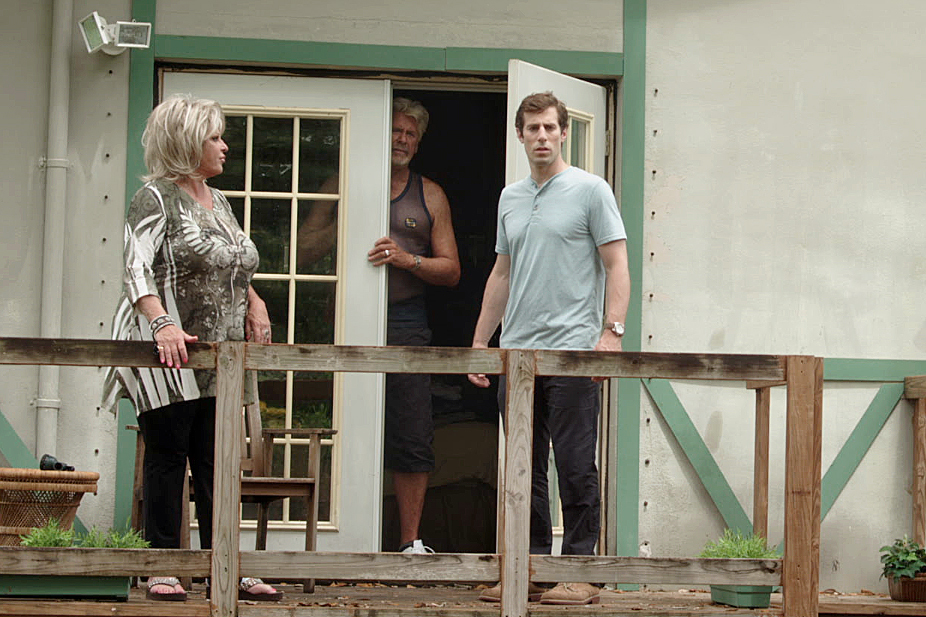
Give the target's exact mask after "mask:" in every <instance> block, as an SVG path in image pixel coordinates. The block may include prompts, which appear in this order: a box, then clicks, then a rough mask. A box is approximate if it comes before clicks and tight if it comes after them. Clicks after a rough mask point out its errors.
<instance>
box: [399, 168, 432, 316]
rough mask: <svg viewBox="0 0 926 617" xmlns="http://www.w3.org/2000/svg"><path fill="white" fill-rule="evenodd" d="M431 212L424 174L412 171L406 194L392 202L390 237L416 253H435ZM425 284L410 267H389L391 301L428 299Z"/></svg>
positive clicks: (407, 249)
mask: <svg viewBox="0 0 926 617" xmlns="http://www.w3.org/2000/svg"><path fill="white" fill-rule="evenodd" d="M431 223H432V221H431V213H430V212H429V211H428V206H427V205H426V204H425V203H424V183H423V181H422V179H421V174H416V173H415V172H413V171H412V172H409V174H408V184H406V185H405V190H404V191H402V194H401V195H399V196H398V197H396V198H395V199H393V200H392V202H390V213H389V237H390V238H392V239H393V240H395V243H396V244H398V245H399V246H400V247H402V248H403V249H404V250H406V251H408V252H409V253H411V254H412V255H420V256H422V257H429V256H430V255H431ZM424 291H425V284H424V281H422V280H421V279H420V278H418V277H417V276H415V275H414V274H413V273H412V272H409V271H408V270H402V269H401V268H390V269H389V304H390V305H394V304H398V303H400V302H402V303H404V302H408V301H409V300H412V299H414V300H418V301H419V302H421V303H422V304H423V302H424Z"/></svg>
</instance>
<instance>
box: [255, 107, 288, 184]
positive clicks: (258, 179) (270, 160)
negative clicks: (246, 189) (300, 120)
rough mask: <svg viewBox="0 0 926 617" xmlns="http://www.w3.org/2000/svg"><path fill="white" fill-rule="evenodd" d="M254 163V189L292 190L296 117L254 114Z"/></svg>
mask: <svg viewBox="0 0 926 617" xmlns="http://www.w3.org/2000/svg"><path fill="white" fill-rule="evenodd" d="M253 139H254V147H253V154H252V156H253V161H254V166H253V168H252V170H251V189H252V190H255V191H281V192H282V191H286V192H288V191H291V190H292V188H293V185H292V182H293V120H292V119H291V118H254V138H253Z"/></svg>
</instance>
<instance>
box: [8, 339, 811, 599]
mask: <svg viewBox="0 0 926 617" xmlns="http://www.w3.org/2000/svg"><path fill="white" fill-rule="evenodd" d="M0 364H58V365H77V366H159V363H158V361H157V358H156V357H155V354H154V353H153V351H152V346H151V344H150V343H136V342H111V341H99V340H67V339H19V338H0ZM187 366H188V367H189V368H214V369H215V370H216V371H217V373H218V375H217V388H218V391H217V401H218V403H217V413H216V461H215V491H214V500H215V504H214V516H213V550H212V551H196V550H153V549H151V550H124V549H123V550H107V549H23V548H2V549H0V573H3V574H38V573H55V574H64V575H68V574H72V575H76V574H101V575H139V576H143V575H176V576H197V577H202V576H211V579H212V600H211V601H212V614H213V615H216V616H221V617H233V616H234V615H236V614H237V610H238V606H237V599H236V588H237V580H238V577H239V576H250V575H253V576H260V575H262V574H263V575H268V574H269V573H273V572H281V571H285V572H286V573H287V577H291V578H322V579H341V580H353V581H370V580H381V579H386V580H407V581H434V582H437V581H445V582H452V581H484V582H494V581H497V580H502V581H503V582H504V591H503V594H502V602H501V615H502V616H503V617H526V616H527V615H528V604H527V583H528V580H529V579H530V580H534V581H538V582H560V581H562V582H569V581H596V582H602V583H649V584H673V585H674V584H743V585H781V586H782V590H783V598H784V599H783V609H784V615H785V616H786V617H808V616H812V615H816V614H817V606H818V596H817V592H818V589H817V588H818V581H819V551H820V508H821V502H820V496H821V493H820V482H821V443H822V442H821V434H822V392H823V361H822V359H820V358H817V357H812V356H769V355H728V354H659V353H630V352H624V353H617V354H599V353H595V352H566V351H533V350H507V351H506V350H499V349H487V350H476V349H458V348H423V347H402V348H396V347H346V346H332V345H256V344H249V343H240V342H227V343H219V344H204V343H200V344H194V345H191V346H190V361H189V362H188V363H187ZM245 370H296V371H346V372H377V373H379V372H386V373H389V372H395V373H453V374H461V373H486V374H506V375H507V379H508V384H509V386H508V389H507V401H506V414H507V419H506V429H507V430H506V436H505V440H506V446H505V448H506V450H505V451H506V459H505V470H504V476H503V486H502V487H500V489H501V490H503V491H504V492H503V496H504V497H503V500H502V508H501V509H500V512H499V528H500V531H501V533H500V538H501V540H500V553H499V554H497V555H495V554H492V555H479V554H437V555H403V554H397V553H322V552H312V553H306V552H303V551H293V552H289V551H287V552H282V551H240V550H239V524H240V521H239V507H238V504H239V490H240V485H239V482H238V476H239V473H240V470H239V468H238V465H239V460H240V452H239V449H240V444H241V440H240V433H239V431H240V430H241V422H240V419H239V414H240V413H241V406H242V384H243V379H244V372H245ZM540 375H572V376H593V375H594V376H605V377H627V378H664V379H703V380H739V381H762V382H785V383H786V385H787V388H788V394H787V428H786V446H785V449H786V454H785V465H786V469H785V496H784V510H785V512H784V548H785V551H784V558H783V559H780V560H748V559H734V560H715V559H689V558H644V557H609V556H557V557H551V556H531V555H529V554H528V542H529V539H528V534H529V504H530V477H531V473H530V466H531V456H530V448H531V413H532V401H533V396H534V377H535V376H540Z"/></svg>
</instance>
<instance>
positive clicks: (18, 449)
mask: <svg viewBox="0 0 926 617" xmlns="http://www.w3.org/2000/svg"><path fill="white" fill-rule="evenodd" d="M0 454H2V455H3V458H5V459H6V463H7V465H9V466H10V467H14V468H16V469H38V468H39V460H38V459H37V458H35V456H34V455H33V454H32V450H30V449H29V448H28V447H26V444H25V443H24V442H23V440H22V439H20V438H19V433H17V432H16V429H15V428H13V425H12V424H10V421H9V420H7V419H6V416H5V415H4V414H3V412H2V411H0ZM43 454H44V452H43ZM49 454H54V452H49ZM74 529H76V530H77V531H79V532H80V533H87V528H86V527H85V526H84V524H83V522H81V520H80V517H77V518H75V519H74Z"/></svg>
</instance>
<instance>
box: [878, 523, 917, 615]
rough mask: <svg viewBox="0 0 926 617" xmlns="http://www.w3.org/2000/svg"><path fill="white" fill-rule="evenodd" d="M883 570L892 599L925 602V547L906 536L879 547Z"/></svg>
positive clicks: (882, 574) (882, 573)
mask: <svg viewBox="0 0 926 617" xmlns="http://www.w3.org/2000/svg"><path fill="white" fill-rule="evenodd" d="M880 550H881V551H882V552H883V553H884V554H883V555H881V563H882V564H883V566H884V567H883V570H882V572H881V576H883V577H885V578H887V586H888V590H889V591H890V594H891V599H892V600H897V601H898V602H926V548H923V547H922V546H920V545H919V543H917V542H914V541H913V540H911V539H910V538H908V537H907V536H904V537H903V538H898V539H896V540H894V543H893V544H889V545H886V546H882V547H881V549H880Z"/></svg>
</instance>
